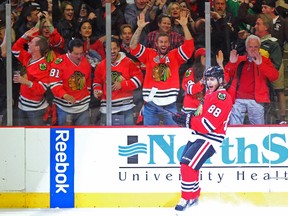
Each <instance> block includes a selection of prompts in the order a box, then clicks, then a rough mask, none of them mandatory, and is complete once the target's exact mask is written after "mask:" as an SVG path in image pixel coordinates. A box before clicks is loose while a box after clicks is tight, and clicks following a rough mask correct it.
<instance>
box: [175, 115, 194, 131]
mask: <svg viewBox="0 0 288 216" xmlns="http://www.w3.org/2000/svg"><path fill="white" fill-rule="evenodd" d="M191 118H192V114H191V113H175V114H173V115H172V119H173V120H174V121H175V122H176V123H177V124H178V125H179V126H181V127H187V128H190V122H191Z"/></svg>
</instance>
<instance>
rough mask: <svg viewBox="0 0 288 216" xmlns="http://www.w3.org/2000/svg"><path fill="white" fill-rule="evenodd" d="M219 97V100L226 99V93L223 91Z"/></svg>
mask: <svg viewBox="0 0 288 216" xmlns="http://www.w3.org/2000/svg"><path fill="white" fill-rule="evenodd" d="M218 99H219V100H225V99H226V94H223V93H221V92H219V93H218Z"/></svg>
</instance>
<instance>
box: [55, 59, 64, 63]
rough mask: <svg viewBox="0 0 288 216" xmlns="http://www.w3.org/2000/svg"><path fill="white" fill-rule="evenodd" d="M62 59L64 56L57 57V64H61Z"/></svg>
mask: <svg viewBox="0 0 288 216" xmlns="http://www.w3.org/2000/svg"><path fill="white" fill-rule="evenodd" d="M62 61H63V59H62V58H57V59H56V60H55V64H60V63H61V62H62Z"/></svg>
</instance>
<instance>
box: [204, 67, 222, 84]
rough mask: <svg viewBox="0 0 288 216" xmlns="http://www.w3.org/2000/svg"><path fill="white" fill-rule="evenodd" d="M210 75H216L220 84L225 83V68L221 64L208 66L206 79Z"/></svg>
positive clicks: (205, 72) (205, 73) (205, 74)
mask: <svg viewBox="0 0 288 216" xmlns="http://www.w3.org/2000/svg"><path fill="white" fill-rule="evenodd" d="M208 77H215V78H216V79H217V81H218V83H219V85H223V84H224V70H223V68H221V67H220V66H211V67H208V68H207V69H206V70H205V71H204V78H205V81H206V79H207V78H208ZM220 78H222V80H221V81H220Z"/></svg>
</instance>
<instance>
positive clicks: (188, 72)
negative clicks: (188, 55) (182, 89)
mask: <svg viewBox="0 0 288 216" xmlns="http://www.w3.org/2000/svg"><path fill="white" fill-rule="evenodd" d="M191 74H192V70H191V69H188V70H186V72H185V77H189V76H190V75H191Z"/></svg>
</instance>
